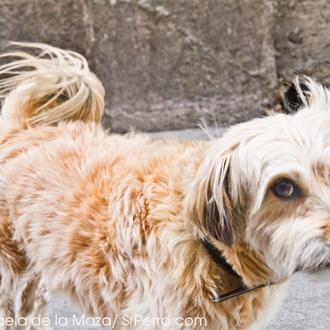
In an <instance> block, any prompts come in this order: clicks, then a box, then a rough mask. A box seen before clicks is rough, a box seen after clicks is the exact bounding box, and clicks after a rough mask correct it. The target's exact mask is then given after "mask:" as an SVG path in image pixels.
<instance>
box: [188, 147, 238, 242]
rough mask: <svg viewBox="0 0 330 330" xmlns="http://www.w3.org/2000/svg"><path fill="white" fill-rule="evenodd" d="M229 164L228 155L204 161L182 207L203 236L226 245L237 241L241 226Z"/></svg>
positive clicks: (229, 157) (230, 159) (230, 160)
mask: <svg viewBox="0 0 330 330" xmlns="http://www.w3.org/2000/svg"><path fill="white" fill-rule="evenodd" d="M231 162H232V153H231V152H230V153H228V154H226V155H223V156H221V157H220V159H218V160H211V161H205V162H204V164H202V165H201V168H200V169H199V173H198V175H197V178H196V179H195V182H194V184H193V186H192V188H191V190H190V192H189V194H188V195H187V199H186V203H185V208H186V209H185V210H186V211H185V212H186V215H187V217H188V219H189V220H190V221H193V222H194V223H195V224H197V226H198V227H199V229H200V230H201V232H202V233H203V235H204V236H212V237H213V238H215V239H216V240H219V241H221V242H223V243H225V244H226V245H231V244H233V243H234V242H235V241H236V239H237V236H238V231H239V226H240V222H241V221H240V218H241V208H240V206H239V205H238V203H237V199H236V198H234V197H233V191H234V190H236V193H237V188H236V189H234V185H236V182H233V175H232V173H231ZM235 181H236V180H235ZM236 197H237V196H236Z"/></svg>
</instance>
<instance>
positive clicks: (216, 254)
mask: <svg viewBox="0 0 330 330" xmlns="http://www.w3.org/2000/svg"><path fill="white" fill-rule="evenodd" d="M201 242H202V244H203V246H204V247H205V249H206V251H207V253H208V254H209V256H210V257H211V259H212V260H213V261H214V262H215V263H216V264H217V265H218V266H219V267H220V268H222V269H224V270H225V271H226V272H227V273H228V274H230V275H232V276H235V277H237V278H238V279H239V280H240V281H241V286H239V287H238V288H236V289H234V290H231V291H229V292H225V293H223V294H221V295H217V296H214V297H211V301H212V302H213V303H220V302H223V301H225V300H228V299H232V298H234V297H237V296H241V295H243V294H245V293H248V292H251V291H255V290H257V289H261V288H264V287H266V286H271V285H274V284H277V283H273V282H270V283H264V284H260V285H258V286H255V287H253V288H248V287H246V286H245V284H244V283H243V279H242V276H241V275H239V274H238V273H237V272H236V271H235V270H234V269H233V267H232V265H230V264H229V263H228V261H227V260H226V258H225V257H224V255H223V254H222V253H221V251H220V250H219V249H217V248H216V247H215V246H214V245H213V244H212V243H211V242H210V241H208V240H207V239H203V240H201Z"/></svg>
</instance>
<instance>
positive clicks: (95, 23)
mask: <svg viewBox="0 0 330 330" xmlns="http://www.w3.org/2000/svg"><path fill="white" fill-rule="evenodd" d="M7 40H16V41H39V42H40V41H41V42H46V43H50V44H53V45H56V46H60V47H63V48H70V49H73V50H76V51H78V52H80V53H82V54H83V55H85V56H86V57H87V58H88V60H89V63H90V65H91V67H92V69H93V70H94V71H95V72H96V73H97V74H98V76H99V77H100V78H101V80H102V81H103V83H104V85H105V87H106V90H107V116H106V118H105V124H106V126H108V127H111V128H113V129H114V130H116V131H126V130H128V129H130V128H136V129H139V130H140V129H141V130H147V131H157V130H169V129H179V128H191V127H194V125H196V123H198V121H200V120H206V121H208V122H209V123H210V124H214V123H215V122H216V123H217V124H218V125H229V124H232V123H235V122H238V121H242V120H246V119H249V118H251V117H254V116H255V115H256V114H258V113H261V112H262V111H264V110H265V109H267V108H270V107H272V106H274V105H275V104H276V100H277V99H276V96H277V91H278V86H279V81H280V80H281V79H282V78H285V79H290V78H292V77H293V75H294V74H295V73H296V72H303V73H309V74H314V75H316V76H317V77H320V78H322V79H323V80H324V79H325V80H327V77H329V73H330V63H329V61H330V56H329V55H330V54H329V53H330V2H329V1H327V0H288V1H285V0H277V1H276V0H250V1H248V0H212V1H211V0H2V1H1V2H0V49H1V50H2V49H4V47H5V45H6V41H7Z"/></svg>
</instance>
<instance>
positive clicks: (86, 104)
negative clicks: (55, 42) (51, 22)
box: [0, 43, 104, 128]
mask: <svg viewBox="0 0 330 330" xmlns="http://www.w3.org/2000/svg"><path fill="white" fill-rule="evenodd" d="M13 44H14V45H15V46H18V47H20V48H23V49H24V48H26V49H31V50H34V51H38V52H39V54H38V55H37V56H35V55H31V54H30V53H27V52H25V51H22V50H18V51H12V52H9V53H6V54H3V55H1V56H0V57H2V58H7V59H8V58H9V59H10V60H11V62H9V63H7V64H4V65H1V66H0V97H1V98H2V99H4V102H3V106H2V117H3V119H4V120H5V121H6V122H8V123H11V124H13V125H14V126H15V127H17V128H27V127H31V126H36V125H55V124H57V123H59V122H60V121H73V120H82V121H94V122H100V120H101V117H102V114H103V112H104V88H103V85H102V83H101V82H100V80H99V79H98V78H97V77H96V76H95V75H94V74H93V73H92V72H91V71H90V70H89V68H88V64H87V61H86V59H85V58H84V57H83V56H81V55H79V54H77V53H75V52H72V51H67V50H65V51H64V50H61V49H58V48H55V47H51V46H48V45H45V44H40V43H13Z"/></svg>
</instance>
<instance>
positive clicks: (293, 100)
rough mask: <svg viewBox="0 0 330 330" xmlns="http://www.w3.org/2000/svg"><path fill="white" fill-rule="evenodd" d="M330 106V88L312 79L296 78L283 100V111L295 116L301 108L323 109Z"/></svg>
mask: <svg viewBox="0 0 330 330" xmlns="http://www.w3.org/2000/svg"><path fill="white" fill-rule="evenodd" d="M328 104H329V90H328V86H326V85H321V84H319V83H318V82H316V81H315V80H314V79H312V78H310V77H306V76H303V77H296V78H295V80H294V81H293V82H292V84H291V85H290V86H289V88H288V89H287V91H286V92H285V94H284V98H283V111H284V112H285V113H286V114H290V115H292V114H295V113H296V112H298V111H299V110H300V109H301V108H311V107H315V108H317V109H322V108H324V106H326V107H328Z"/></svg>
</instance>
